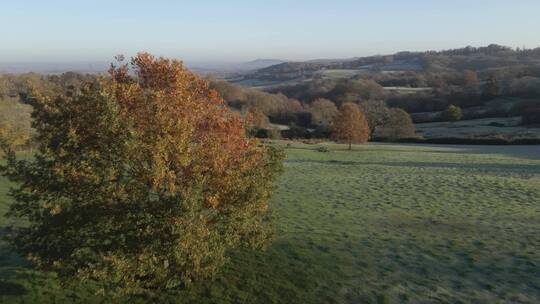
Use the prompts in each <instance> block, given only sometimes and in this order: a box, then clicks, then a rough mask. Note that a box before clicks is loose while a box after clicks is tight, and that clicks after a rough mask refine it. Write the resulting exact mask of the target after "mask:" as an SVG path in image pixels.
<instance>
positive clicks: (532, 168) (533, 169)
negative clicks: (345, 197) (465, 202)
mask: <svg viewBox="0 0 540 304" xmlns="http://www.w3.org/2000/svg"><path fill="white" fill-rule="evenodd" d="M307 163H316V164H323V165H337V166H365V165H372V166H373V165H374V166H389V167H411V168H442V169H444V168H448V169H464V170H474V171H504V172H513V171H516V172H520V173H527V172H529V173H538V172H540V165H520V164H478V163H471V164H464V163H444V162H413V161H411V162H390V161H388V162H364V161H341V160H333V159H330V160H286V161H285V164H286V165H287V164H307Z"/></svg>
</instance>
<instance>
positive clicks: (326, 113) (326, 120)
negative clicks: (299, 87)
mask: <svg viewBox="0 0 540 304" xmlns="http://www.w3.org/2000/svg"><path fill="white" fill-rule="evenodd" d="M309 112H310V113H311V121H312V123H314V124H316V125H319V126H330V125H331V124H332V121H333V120H334V117H336V115H337V113H338V109H337V107H336V105H335V104H334V103H333V102H332V101H330V100H328V99H324V98H319V99H317V100H315V101H314V102H313V103H312V104H311V105H310V107H309Z"/></svg>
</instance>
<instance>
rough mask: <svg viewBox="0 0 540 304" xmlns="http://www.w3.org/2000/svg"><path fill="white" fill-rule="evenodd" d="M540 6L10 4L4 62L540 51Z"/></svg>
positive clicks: (481, 1)
mask: <svg viewBox="0 0 540 304" xmlns="http://www.w3.org/2000/svg"><path fill="white" fill-rule="evenodd" d="M539 29H540V1H539V0H522V1H520V0H468V1H465V0H450V1H447V0H440V1H439V0H408V1H406V0H377V1H375V0H371V1H370V0H365V1H361V0H350V1H348V0H332V1H331V0H324V1H323V0H321V1H319V0H274V1H271V0H250V1H248V0H197V1H195V0H193V1H187V0H186V1H181V0H178V1H166V0H153V1H151V0H144V1H139V0H130V1H127V0H126V1H115V0H108V1H105V0H86V1H83V0H70V1H67V0H47V1H45V0H0V39H1V40H0V62H32V61H34V62H35V61H101V60H109V59H111V58H112V56H113V55H115V54H119V53H122V54H126V55H133V54H134V53H136V52H137V51H149V52H152V53H154V54H157V55H164V56H171V57H176V58H181V59H184V60H187V61H209V60H210V61H244V60H251V59H255V58H282V59H290V60H300V59H313V58H336V57H352V56H364V55H371V54H386V53H393V52H396V51H400V50H427V49H445V48H457V47H462V46H466V45H474V46H479V45H487V44H489V43H498V44H503V45H509V46H514V47H516V46H526V47H537V46H540V35H539V33H538V30H539Z"/></svg>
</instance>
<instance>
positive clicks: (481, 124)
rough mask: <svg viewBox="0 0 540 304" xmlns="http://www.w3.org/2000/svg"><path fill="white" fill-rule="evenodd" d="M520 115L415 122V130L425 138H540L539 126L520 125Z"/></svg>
mask: <svg viewBox="0 0 540 304" xmlns="http://www.w3.org/2000/svg"><path fill="white" fill-rule="evenodd" d="M520 123H521V117H506V118H480V119H471V120H461V121H455V122H447V121H444V122H431V123H420V124H416V125H415V126H416V132H417V133H418V135H421V136H424V137H425V138H438V137H451V138H470V137H477V138H494V137H501V136H504V137H507V138H540V127H537V126H536V127H526V126H521V125H520Z"/></svg>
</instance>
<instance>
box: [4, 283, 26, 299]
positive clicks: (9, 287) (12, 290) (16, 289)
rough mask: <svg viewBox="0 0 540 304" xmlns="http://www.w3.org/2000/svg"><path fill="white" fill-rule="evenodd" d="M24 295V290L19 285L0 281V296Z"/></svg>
mask: <svg viewBox="0 0 540 304" xmlns="http://www.w3.org/2000/svg"><path fill="white" fill-rule="evenodd" d="M26 293H27V290H26V288H24V286H22V285H21V284H18V283H12V282H4V281H0V296H22V295H25V294H26Z"/></svg>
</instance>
